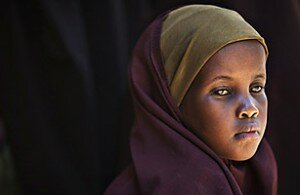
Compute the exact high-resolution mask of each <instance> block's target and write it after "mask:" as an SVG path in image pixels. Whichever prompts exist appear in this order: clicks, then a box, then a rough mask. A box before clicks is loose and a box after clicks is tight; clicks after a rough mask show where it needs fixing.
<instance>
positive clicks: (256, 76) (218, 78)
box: [210, 73, 266, 83]
mask: <svg viewBox="0 0 300 195" xmlns="http://www.w3.org/2000/svg"><path fill="white" fill-rule="evenodd" d="M254 79H266V75H265V74H264V73H261V74H257V75H255V77H254ZM218 80H229V81H230V80H233V78H232V77H230V76H226V75H220V76H216V77H215V78H213V79H212V80H211V82H210V83H213V82H215V81H218Z"/></svg>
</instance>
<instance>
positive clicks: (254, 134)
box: [234, 125, 260, 140]
mask: <svg viewBox="0 0 300 195" xmlns="http://www.w3.org/2000/svg"><path fill="white" fill-rule="evenodd" d="M259 136H260V131H259V128H258V126H257V125H249V126H243V127H242V128H241V129H240V130H239V131H238V133H236V134H235V135H234V137H235V138H236V139H238V140H244V139H257V138H259Z"/></svg>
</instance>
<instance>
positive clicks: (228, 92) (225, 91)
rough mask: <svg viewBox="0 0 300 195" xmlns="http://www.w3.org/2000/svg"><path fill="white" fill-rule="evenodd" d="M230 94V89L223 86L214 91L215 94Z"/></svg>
mask: <svg viewBox="0 0 300 195" xmlns="http://www.w3.org/2000/svg"><path fill="white" fill-rule="evenodd" d="M229 94H230V91H229V90H228V89H225V88H222V89H216V90H214V91H213V95H217V96H227V95H229Z"/></svg>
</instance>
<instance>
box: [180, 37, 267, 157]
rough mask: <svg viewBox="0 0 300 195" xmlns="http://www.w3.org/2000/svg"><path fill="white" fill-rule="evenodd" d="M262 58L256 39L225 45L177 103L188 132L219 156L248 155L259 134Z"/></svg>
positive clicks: (263, 114) (263, 119)
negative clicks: (189, 130)
mask: <svg viewBox="0 0 300 195" xmlns="http://www.w3.org/2000/svg"><path fill="white" fill-rule="evenodd" d="M265 63H266V54H265V50H264V48H263V46H262V45H261V44H260V43H259V42H258V41H241V42H236V43H232V44H229V45H227V46H226V47H224V48H222V49H221V50H219V51H218V52H217V53H216V54H215V55H214V56H213V57H211V58H210V60H209V61H208V62H207V63H206V64H205V65H204V67H203V68H202V69H201V71H200V72H199V74H198V76H197V78H196V79H195V80H194V82H193V84H192V86H191V88H190V89H189V91H188V93H187V94H186V96H185V98H184V100H183V102H182V104H181V106H180V109H181V111H182V113H183V117H184V120H185V121H186V122H187V124H188V125H189V126H190V127H191V129H192V131H194V132H195V133H196V134H197V135H198V136H199V137H200V138H201V139H202V140H203V141H204V142H205V143H206V144H207V145H208V146H209V147H210V148H211V149H212V150H213V151H214V152H216V154H217V155H218V156H219V157H221V158H224V159H230V160H237V161H242V160H247V159H249V158H251V157H252V156H253V155H254V154H255V152H256V150H257V147H258V145H259V143H260V141H261V139H262V137H263V135H264V132H265V128H266V123H267V105H268V101H267V97H266V94H265V91H264V86H265V84H266V68H265Z"/></svg>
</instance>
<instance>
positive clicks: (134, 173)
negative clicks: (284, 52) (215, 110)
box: [105, 5, 277, 195]
mask: <svg viewBox="0 0 300 195" xmlns="http://www.w3.org/2000/svg"><path fill="white" fill-rule="evenodd" d="M248 39H255V40H258V41H259V42H260V43H261V44H262V45H263V46H264V47H265V50H266V53H268V50H267V47H266V45H265V43H264V40H263V38H262V37H261V36H260V35H259V34H258V33H257V32H256V31H255V30H254V29H253V28H252V27H251V26H250V25H249V24H248V23H246V22H245V21H244V20H243V19H242V17H241V16H240V15H239V14H238V13H236V12H234V11H231V10H227V9H223V8H219V7H215V6H209V5H190V6H185V7H182V8H179V9H176V10H174V11H171V12H166V13H163V14H162V15H160V16H158V17H157V18H156V19H155V20H154V21H153V22H152V23H151V24H150V25H149V26H148V28H147V29H146V30H145V32H144V33H143V34H142V36H141V37H140V39H139V41H138V43H137V44H136V46H135V49H134V51H133V57H132V61H131V64H130V67H129V85H130V88H131V93H132V97H133V103H134V112H135V120H134V124H133V127H132V131H131V135H130V149H131V156H132V163H131V164H130V165H129V166H128V167H127V168H126V169H125V170H124V171H123V172H122V173H121V174H120V175H119V176H118V177H117V178H116V179H115V180H114V181H113V182H112V184H111V185H110V186H109V187H108V188H107V190H106V192H105V194H106V195H114V194H124V195H129V194H130V195H131V194H132V195H134V194H145V195H148V194H149V195H150V194H236V195H238V194H239V195H240V194H276V190H277V167H276V162H275V158H274V155H273V153H272V150H271V148H270V146H269V144H268V143H267V141H266V140H265V139H264V138H263V140H262V141H261V143H260V145H259V147H258V149H257V152H256V154H255V155H254V156H253V157H252V158H250V159H249V160H246V161H240V162H233V161H224V160H222V159H221V158H220V157H218V156H217V155H216V154H215V152H213V151H212V150H211V149H210V148H209V147H208V146H207V145H206V144H205V143H204V142H203V141H202V140H201V139H199V138H198V137H197V136H196V135H194V134H193V133H192V132H191V131H190V130H189V129H188V128H187V127H186V126H185V125H184V123H183V118H182V114H181V112H180V110H179V108H178V106H179V105H180V103H181V101H182V99H183V98H184V95H185V94H186V92H187V90H188V88H189V86H190V85H191V83H192V81H193V80H194V78H195V76H196V75H197V73H198V72H199V71H200V69H201V67H202V66H203V65H204V64H205V62H206V61H207V60H208V59H209V58H210V57H211V56H212V55H213V54H214V53H216V52H217V51H218V50H220V49H221V48H222V47H224V46H225V45H226V44H229V43H232V42H235V41H240V40H248Z"/></svg>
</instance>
